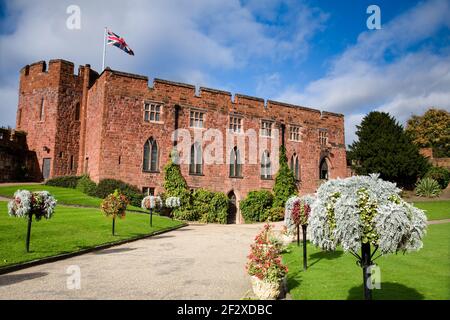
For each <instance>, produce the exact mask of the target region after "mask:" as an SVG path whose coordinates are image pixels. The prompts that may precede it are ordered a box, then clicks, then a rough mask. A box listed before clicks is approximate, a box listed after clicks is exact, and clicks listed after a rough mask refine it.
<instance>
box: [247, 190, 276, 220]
mask: <svg viewBox="0 0 450 320" xmlns="http://www.w3.org/2000/svg"><path fill="white" fill-rule="evenodd" d="M272 203H273V195H272V193H271V192H270V191H267V190H258V191H250V192H249V193H248V195H247V197H246V198H245V199H244V200H242V201H241V202H240V204H239V208H240V209H241V214H242V216H243V217H244V220H245V222H257V221H261V220H260V219H261V217H262V218H263V219H264V217H265V211H266V210H268V209H270V208H271V207H272Z"/></svg>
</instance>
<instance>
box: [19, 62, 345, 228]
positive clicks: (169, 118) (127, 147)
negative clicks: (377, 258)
mask: <svg viewBox="0 0 450 320" xmlns="http://www.w3.org/2000/svg"><path fill="white" fill-rule="evenodd" d="M16 128H17V130H22V131H25V132H26V133H27V142H28V146H29V149H30V150H33V151H35V152H36V154H37V158H38V161H39V165H40V168H41V170H42V176H43V178H44V179H47V178H51V177H56V176H62V175H81V174H89V176H90V177H91V179H92V180H94V181H97V182H98V181H99V180H101V179H104V178H114V179H120V180H123V181H126V182H128V183H130V184H133V185H136V186H138V187H139V188H141V189H142V190H143V191H144V192H149V193H159V192H161V191H163V187H162V184H163V179H164V177H163V167H164V165H165V164H166V163H167V161H168V159H169V155H170V153H171V150H172V148H173V146H174V143H173V141H172V133H173V131H174V130H175V129H186V130H189V131H191V132H192V136H194V131H196V132H199V131H200V132H202V131H204V130H207V129H208V128H214V129H217V130H219V131H221V132H222V133H223V135H224V136H225V135H226V132H231V133H234V134H236V135H239V134H240V133H242V132H244V130H249V129H253V130H254V131H255V132H258V133H259V134H261V135H262V136H264V138H265V139H268V140H271V139H272V140H271V141H272V142H269V144H270V143H273V139H278V140H276V142H277V143H279V144H280V145H281V144H284V145H285V147H286V150H287V157H288V161H289V164H290V166H291V168H292V169H293V171H294V173H295V175H296V177H297V179H298V186H299V190H300V192H301V193H307V192H314V191H315V189H316V187H317V186H318V184H319V183H320V180H322V179H328V178H336V177H345V176H346V154H345V143H344V117H343V115H341V114H335V113H331V112H325V111H322V112H321V111H319V110H315V109H310V108H305V107H300V106H294V105H290V104H286V103H281V102H276V101H270V100H269V101H267V102H265V101H264V100H263V99H260V98H255V97H249V96H245V95H241V94H236V95H235V96H234V98H232V95H231V93H230V92H225V91H220V90H215V89H209V88H203V87H201V88H200V89H199V90H198V92H197V93H196V90H195V86H192V85H188V84H183V83H177V82H171V81H166V80H161V79H154V81H153V84H152V86H151V87H149V83H148V78H147V77H145V76H141V75H135V74H129V73H124V72H119V71H115V70H111V69H108V68H107V69H106V70H104V71H103V72H102V73H101V74H98V73H97V72H95V71H94V70H92V69H91V68H90V66H89V65H85V66H80V67H79V68H78V74H74V64H73V63H72V62H69V61H65V60H50V62H49V66H48V69H47V65H46V63H45V62H44V61H40V62H36V63H33V64H31V65H27V66H25V67H24V68H22V70H21V75H20V89H19V105H18V110H17V123H16ZM276 130H278V131H279V132H280V134H279V135H278V136H275V135H274V136H272V132H275V131H276ZM201 144H203V145H200V144H199V143H195V142H194V141H192V148H191V155H190V159H192V160H193V162H191V163H190V164H182V165H181V171H182V173H183V175H184V177H185V179H186V181H187V183H188V185H189V187H190V188H192V189H195V188H200V187H204V188H207V189H210V190H214V191H222V192H225V193H226V194H228V195H229V197H230V199H232V200H234V201H239V200H240V199H242V198H243V197H245V195H246V194H247V193H248V192H249V191H250V190H255V189H271V188H272V186H273V183H274V181H273V174H268V172H270V171H268V170H267V168H268V167H269V166H270V165H271V163H277V162H278V159H273V156H272V157H271V155H270V152H268V151H267V150H258V153H260V154H261V157H258V161H257V163H247V161H246V159H240V157H241V155H243V157H244V158H245V157H248V156H249V154H250V153H249V152H248V151H249V150H250V148H251V145H249V144H251V143H248V142H247V143H246V144H245V146H244V147H242V146H241V150H239V149H238V147H237V146H236V147H234V148H232V151H231V153H230V154H229V157H230V158H229V159H228V160H229V161H226V162H224V163H222V164H210V165H207V164H206V163H203V162H202V159H201V156H198V154H202V153H201V150H202V149H203V148H205V147H207V146H206V145H205V144H206V143H201ZM223 148H224V150H223V153H224V154H227V155H228V153H227V152H226V151H227V149H226V147H225V145H224V146H223ZM242 148H244V149H245V150H242ZM272 155H273V153H272ZM239 220H240V219H239V217H238V222H239Z"/></svg>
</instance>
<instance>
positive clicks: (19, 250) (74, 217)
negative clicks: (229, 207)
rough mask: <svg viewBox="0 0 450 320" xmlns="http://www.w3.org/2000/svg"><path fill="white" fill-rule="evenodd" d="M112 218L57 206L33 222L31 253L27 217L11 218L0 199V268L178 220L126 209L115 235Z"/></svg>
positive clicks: (92, 210)
mask: <svg viewBox="0 0 450 320" xmlns="http://www.w3.org/2000/svg"><path fill="white" fill-rule="evenodd" d="M111 222H112V220H111V219H109V218H106V217H104V216H103V214H102V213H101V211H100V210H99V209H95V208H75V207H65V206H61V205H57V206H56V210H55V214H54V216H53V218H52V219H50V220H45V219H42V220H41V221H39V222H36V221H33V224H32V230H31V243H30V251H31V252H30V253H26V250H25V238H26V232H27V220H26V219H22V218H15V217H10V216H9V215H8V213H7V202H6V201H0V244H1V245H0V267H4V266H6V265H12V264H17V263H20V262H25V261H30V260H35V259H38V258H43V257H50V256H54V255H58V254H61V253H67V252H74V251H79V250H81V249H86V248H90V247H93V246H96V245H100V244H106V243H111V242H116V241H119V240H124V239H129V238H134V237H138V236H142V235H146V234H150V233H152V232H154V231H157V230H162V229H167V228H170V227H175V226H178V225H180V224H181V223H180V222H178V221H173V220H171V219H170V218H166V217H160V216H153V227H152V228H150V225H149V216H148V215H146V214H142V213H132V212H131V213H130V212H127V215H126V217H125V219H117V220H116V235H115V236H112V235H111Z"/></svg>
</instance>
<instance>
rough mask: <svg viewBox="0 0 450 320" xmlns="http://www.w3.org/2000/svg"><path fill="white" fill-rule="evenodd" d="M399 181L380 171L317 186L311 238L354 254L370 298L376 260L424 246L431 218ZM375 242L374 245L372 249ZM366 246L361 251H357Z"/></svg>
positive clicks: (319, 243) (310, 224)
mask: <svg viewBox="0 0 450 320" xmlns="http://www.w3.org/2000/svg"><path fill="white" fill-rule="evenodd" d="M400 192H401V190H400V189H398V188H397V187H396V185H395V184H394V183H391V182H387V181H384V180H382V179H380V178H379V176H378V175H370V176H354V177H350V178H346V179H337V180H330V181H327V182H326V183H324V184H322V185H321V186H320V187H319V189H318V190H317V199H316V201H314V203H313V205H312V206H311V218H310V220H309V228H310V235H311V240H312V243H313V244H314V245H316V246H319V247H321V248H322V249H324V250H335V249H336V247H337V246H338V245H340V246H342V249H343V250H344V251H348V252H350V253H352V254H353V255H354V256H355V257H356V258H357V259H358V264H359V265H360V266H361V267H362V268H363V285H364V297H365V299H371V297H372V293H371V290H370V289H371V288H370V285H369V284H372V278H371V270H372V265H373V261H374V260H376V259H377V258H378V257H377V258H374V259H372V257H373V255H374V254H375V252H376V251H379V252H380V256H381V255H385V254H388V253H397V252H398V251H403V252H405V251H415V250H419V249H420V248H422V246H423V244H422V238H423V236H424V235H425V232H426V226H427V218H426V216H425V214H424V212H423V211H422V210H420V209H417V208H416V207H414V206H412V205H411V204H409V203H407V202H406V201H404V200H403V199H402V198H401V197H400ZM371 246H372V247H373V248H375V250H374V251H373V252H372V253H371ZM359 251H361V255H359V254H358V252H359Z"/></svg>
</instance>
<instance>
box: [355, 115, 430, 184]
mask: <svg viewBox="0 0 450 320" xmlns="http://www.w3.org/2000/svg"><path fill="white" fill-rule="evenodd" d="M356 135H357V136H358V140H357V141H355V142H353V144H352V145H351V146H350V150H349V156H350V159H351V160H353V162H354V163H355V164H354V165H353V169H354V170H355V171H356V173H357V174H358V175H368V174H370V173H379V174H380V177H381V178H382V179H384V180H388V181H391V182H396V183H397V184H398V185H399V186H401V187H406V188H413V187H414V184H415V183H416V181H417V179H418V177H421V176H423V174H425V172H426V171H427V170H428V168H429V164H428V161H427V159H426V158H424V157H423V156H422V155H421V154H420V153H419V148H418V147H417V145H415V144H414V143H413V142H412V140H411V138H410V136H409V135H407V134H406V133H405V132H404V131H403V127H402V126H401V125H399V124H398V122H397V121H396V120H395V119H394V118H393V117H391V116H390V115H389V114H388V113H385V112H377V111H373V112H370V113H369V114H368V115H367V116H365V117H364V119H363V120H362V122H361V124H360V125H359V126H357V131H356Z"/></svg>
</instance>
